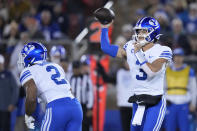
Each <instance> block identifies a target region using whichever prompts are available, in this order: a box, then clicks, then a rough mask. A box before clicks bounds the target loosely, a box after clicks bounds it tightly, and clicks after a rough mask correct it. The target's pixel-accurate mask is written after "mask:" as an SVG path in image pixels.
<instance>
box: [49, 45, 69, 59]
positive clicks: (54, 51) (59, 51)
mask: <svg viewBox="0 0 197 131" xmlns="http://www.w3.org/2000/svg"><path fill="white" fill-rule="evenodd" d="M57 55H58V56H60V57H61V58H65V57H66V49H65V48H64V47H63V46H62V45H57V46H56V45H54V46H52V48H51V50H50V56H57Z"/></svg>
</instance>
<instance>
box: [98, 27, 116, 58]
mask: <svg viewBox="0 0 197 131" xmlns="http://www.w3.org/2000/svg"><path fill="white" fill-rule="evenodd" d="M101 50H102V51H103V52H104V53H106V54H108V55H110V56H112V57H116V55H117V53H118V46H117V45H110V43H109V38H108V28H102V31H101Z"/></svg>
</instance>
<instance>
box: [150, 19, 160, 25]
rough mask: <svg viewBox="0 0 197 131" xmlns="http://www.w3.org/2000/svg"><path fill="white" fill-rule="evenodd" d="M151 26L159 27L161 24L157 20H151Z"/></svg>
mask: <svg viewBox="0 0 197 131" xmlns="http://www.w3.org/2000/svg"><path fill="white" fill-rule="evenodd" d="M149 24H150V25H152V26H158V24H159V23H158V22H157V21H156V20H154V19H151V20H149Z"/></svg>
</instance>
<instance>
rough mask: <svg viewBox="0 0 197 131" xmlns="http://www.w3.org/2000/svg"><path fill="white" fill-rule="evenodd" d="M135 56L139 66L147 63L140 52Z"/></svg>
mask: <svg viewBox="0 0 197 131" xmlns="http://www.w3.org/2000/svg"><path fill="white" fill-rule="evenodd" d="M135 56H136V58H137V60H138V61H139V63H140V66H142V65H144V64H145V63H147V60H146V58H145V56H144V54H143V53H142V52H141V51H140V50H139V51H138V52H136V53H135Z"/></svg>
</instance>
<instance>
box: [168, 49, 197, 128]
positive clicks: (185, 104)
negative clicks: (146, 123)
mask: <svg viewBox="0 0 197 131" xmlns="http://www.w3.org/2000/svg"><path fill="white" fill-rule="evenodd" d="M173 55H174V56H173V63H172V64H171V65H170V67H168V68H167V70H166V99H167V112H166V116H165V123H164V126H165V129H166V131H176V128H179V129H180V130H181V131H189V119H188V118H189V117H188V115H189V112H195V110H196V99H197V97H196V96H197V95H196V92H197V87H196V78H195V72H194V70H193V69H192V68H191V67H190V66H188V65H186V64H185V63H184V62H183V60H184V51H183V49H181V48H176V49H175V50H174V51H173Z"/></svg>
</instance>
